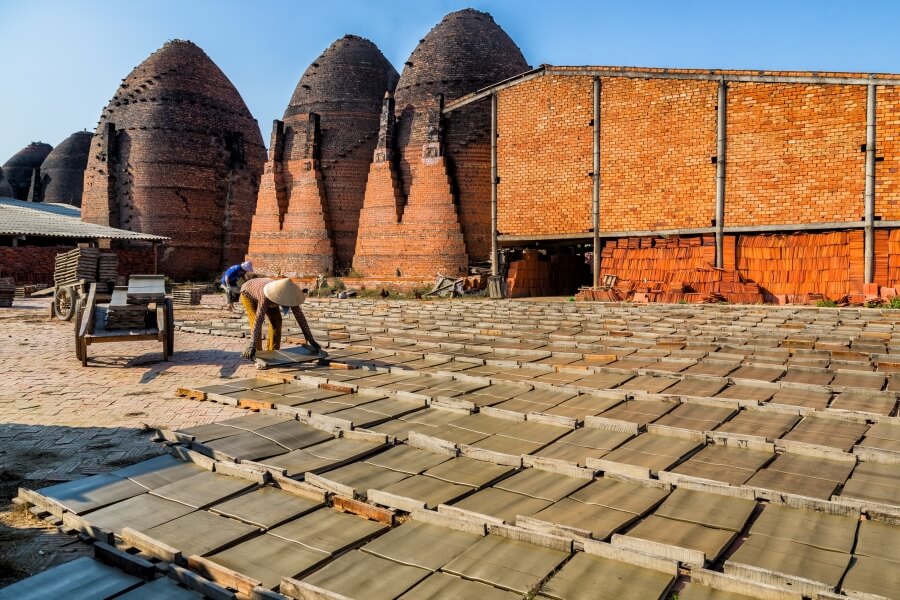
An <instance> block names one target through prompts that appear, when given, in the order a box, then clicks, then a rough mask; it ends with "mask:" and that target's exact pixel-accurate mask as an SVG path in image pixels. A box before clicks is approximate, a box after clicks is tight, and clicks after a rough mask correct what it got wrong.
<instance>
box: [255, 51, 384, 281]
mask: <svg viewBox="0 0 900 600" xmlns="http://www.w3.org/2000/svg"><path fill="white" fill-rule="evenodd" d="M397 77H398V75H397V71H396V70H395V69H394V67H393V66H392V65H391V64H390V62H388V60H387V59H386V58H385V57H384V55H383V54H382V53H381V51H380V50H379V49H378V47H377V46H375V44H373V43H372V42H370V41H369V40H366V39H364V38H361V37H357V36H352V35H348V36H344V37H343V38H341V39H339V40H337V41H335V42H334V43H333V44H331V46H329V47H328V48H327V49H326V50H325V51H324V52H323V53H322V54H321V55H320V56H319V57H318V58H317V59H316V60H315V61H313V63H312V64H311V65H310V66H309V67H308V68H307V69H306V71H305V72H304V73H303V76H302V77H301V78H300V81H299V83H298V84H297V87H296V89H295V90H294V94H293V96H292V97H291V101H290V103H289V104H288V107H287V109H286V110H285V113H284V117H283V120H281V121H275V123H274V126H273V129H272V138H271V145H270V149H269V161H268V162H267V163H266V165H265V171H264V174H263V176H262V181H261V184H260V190H259V198H258V201H257V206H256V213H255V215H254V217H253V227H252V233H251V237H250V249H249V257H250V258H251V259H253V261H254V265H255V266H256V269H257V270H259V271H262V272H271V273H281V274H285V275H316V274H320V273H331V272H335V271H346V270H348V269H349V268H350V266H351V264H352V262H353V254H354V251H355V249H356V234H357V227H358V223H359V213H360V210H361V209H362V206H363V197H364V195H365V190H366V178H367V176H368V172H369V163H370V162H371V160H372V152H373V151H374V149H375V144H376V142H377V137H378V123H379V116H380V114H381V100H382V97H383V96H384V94H385V91H393V89H394V86H395V85H396V83H397Z"/></svg>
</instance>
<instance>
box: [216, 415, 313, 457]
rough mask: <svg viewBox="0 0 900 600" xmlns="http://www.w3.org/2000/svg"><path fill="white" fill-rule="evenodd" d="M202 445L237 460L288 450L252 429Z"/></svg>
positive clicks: (276, 453)
mask: <svg viewBox="0 0 900 600" xmlns="http://www.w3.org/2000/svg"><path fill="white" fill-rule="evenodd" d="M295 422H296V421H295ZM203 445H204V446H206V447H207V448H212V449H213V450H215V451H216V452H218V453H219V454H222V455H224V456H227V457H229V458H231V459H232V460H237V461H241V460H259V459H261V458H269V457H270V456H278V455H279V454H285V453H287V452H288V449H287V448H285V447H284V446H282V445H281V444H277V443H275V442H274V441H272V440H270V439H269V438H265V437H263V436H261V435H257V434H256V433H254V432H252V431H245V432H242V433H240V434H238V435H232V436H229V437H226V438H222V439H218V440H212V441H210V442H205V443H204V444H203Z"/></svg>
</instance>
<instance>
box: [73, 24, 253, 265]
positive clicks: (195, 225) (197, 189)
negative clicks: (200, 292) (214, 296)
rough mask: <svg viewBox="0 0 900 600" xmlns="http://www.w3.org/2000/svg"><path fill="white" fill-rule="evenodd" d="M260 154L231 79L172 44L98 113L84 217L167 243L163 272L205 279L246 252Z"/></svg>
mask: <svg viewBox="0 0 900 600" xmlns="http://www.w3.org/2000/svg"><path fill="white" fill-rule="evenodd" d="M264 162H265V148H264V146H263V141H262V136H261V135H260V133H259V127H258V125H257V123H256V121H255V119H254V118H253V116H252V115H251V114H250V111H249V110H248V109H247V106H246V105H245V104H244V101H243V99H242V98H241V96H240V94H239V93H238V91H237V90H236V89H235V87H234V85H232V83H231V81H229V80H228V78H227V77H226V76H225V74H224V73H222V71H221V70H220V69H219V67H217V66H216V64H215V63H214V62H213V61H212V60H211V59H210V58H209V57H208V56H207V55H206V54H205V53H204V52H203V50H201V49H200V48H199V47H197V46H196V45H194V44H193V43H191V42H188V41H182V40H174V41H171V42H168V43H167V44H165V45H164V46H163V47H162V48H160V49H159V50H157V51H156V52H154V53H153V54H151V55H150V56H149V57H148V58H147V59H146V60H145V61H144V62H142V63H141V64H140V65H138V66H137V67H135V69H134V70H133V71H132V72H131V73H130V74H129V75H128V77H127V78H125V79H124V80H123V81H122V85H121V86H119V89H118V90H117V91H116V94H115V96H113V98H112V100H110V102H109V104H108V105H107V106H106V108H105V109H104V110H103V113H102V114H101V116H100V122H99V124H98V126H97V131H96V133H95V134H94V137H93V141H92V145H91V153H90V156H89V159H88V165H87V170H86V171H85V178H84V196H83V200H82V219H83V220H84V221H87V222H91V223H98V224H101V225H110V226H112V227H119V228H122V229H128V230H131V231H140V232H144V233H153V234H158V235H164V236H168V237H170V238H171V242H170V243H169V244H168V247H167V249H166V252H165V253H164V254H163V255H162V256H161V257H160V271H161V272H162V273H165V274H166V275H169V276H171V277H173V278H175V279H189V278H198V277H206V276H210V275H213V274H216V273H218V272H219V271H220V270H221V269H222V267H223V266H224V265H227V264H233V263H236V262H240V261H241V260H242V259H243V257H244V255H245V254H246V252H247V245H248V241H249V235H250V221H251V218H252V215H253V208H254V205H255V202H256V195H257V191H258V187H259V177H260V174H261V173H262V168H263V163H264Z"/></svg>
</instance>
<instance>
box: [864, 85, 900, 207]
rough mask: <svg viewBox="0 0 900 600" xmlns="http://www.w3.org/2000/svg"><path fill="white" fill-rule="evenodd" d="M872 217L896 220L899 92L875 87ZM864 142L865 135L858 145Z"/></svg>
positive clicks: (899, 188) (899, 172)
mask: <svg viewBox="0 0 900 600" xmlns="http://www.w3.org/2000/svg"><path fill="white" fill-rule="evenodd" d="M875 106H876V111H875V138H876V144H875V146H876V156H879V157H881V156H883V157H884V161H882V162H876V163H875V214H876V215H881V218H882V219H884V220H885V221H896V220H900V88H898V87H887V86H878V87H877V88H876V97H875ZM863 142H865V135H864V136H863V140H862V142H860V143H863Z"/></svg>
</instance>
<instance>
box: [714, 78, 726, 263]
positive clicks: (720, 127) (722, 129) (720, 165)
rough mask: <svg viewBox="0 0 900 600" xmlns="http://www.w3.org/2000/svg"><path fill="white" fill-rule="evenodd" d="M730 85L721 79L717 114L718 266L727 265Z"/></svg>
mask: <svg viewBox="0 0 900 600" xmlns="http://www.w3.org/2000/svg"><path fill="white" fill-rule="evenodd" d="M727 90H728V85H727V84H726V83H725V80H724V79H721V80H720V81H719V96H718V100H717V105H716V107H717V111H718V114H717V115H716V117H717V118H716V266H717V267H718V268H720V269H722V268H724V265H725V152H726V146H727V144H726V137H727V131H726V128H727V126H728V117H727V114H726V113H727V105H728V99H727V96H726V94H727V93H728V92H727Z"/></svg>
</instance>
